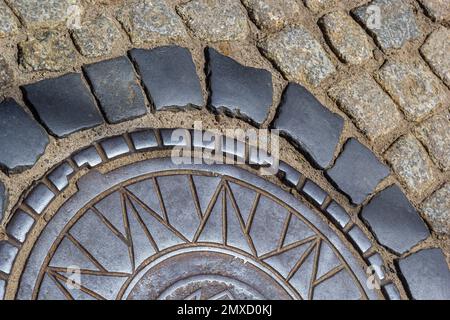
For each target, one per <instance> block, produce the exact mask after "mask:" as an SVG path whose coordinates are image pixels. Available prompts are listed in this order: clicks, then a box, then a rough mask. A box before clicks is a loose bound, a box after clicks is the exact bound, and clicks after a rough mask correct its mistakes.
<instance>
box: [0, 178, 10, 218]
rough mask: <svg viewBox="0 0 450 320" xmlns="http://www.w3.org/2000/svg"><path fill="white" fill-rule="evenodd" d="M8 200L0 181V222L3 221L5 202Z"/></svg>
mask: <svg viewBox="0 0 450 320" xmlns="http://www.w3.org/2000/svg"><path fill="white" fill-rule="evenodd" d="M7 200H8V194H7V192H6V188H5V186H4V184H3V183H2V182H1V181H0V221H1V220H2V219H3V213H4V212H5V208H6V201H7Z"/></svg>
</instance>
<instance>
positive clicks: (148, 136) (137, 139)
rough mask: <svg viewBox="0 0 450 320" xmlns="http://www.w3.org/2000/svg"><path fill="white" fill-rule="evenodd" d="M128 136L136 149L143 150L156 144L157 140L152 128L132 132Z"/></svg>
mask: <svg viewBox="0 0 450 320" xmlns="http://www.w3.org/2000/svg"><path fill="white" fill-rule="evenodd" d="M130 136H131V141H133V145H134V148H135V149H136V150H145V149H149V148H155V147H157V146H158V141H157V140H156V136H155V133H154V132H153V131H152V130H143V131H138V132H134V133H132V134H131V135H130Z"/></svg>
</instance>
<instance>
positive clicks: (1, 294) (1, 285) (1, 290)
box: [0, 280, 6, 300]
mask: <svg viewBox="0 0 450 320" xmlns="http://www.w3.org/2000/svg"><path fill="white" fill-rule="evenodd" d="M5 291H6V281H5V280H0V299H2V300H3V299H4V298H5Z"/></svg>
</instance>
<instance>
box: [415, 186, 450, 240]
mask: <svg viewBox="0 0 450 320" xmlns="http://www.w3.org/2000/svg"><path fill="white" fill-rule="evenodd" d="M422 212H423V213H424V214H425V217H426V219H427V220H428V221H429V222H430V224H431V226H432V228H433V230H434V231H436V232H439V233H445V234H447V235H450V183H447V184H445V185H443V186H442V187H441V188H440V189H439V190H437V191H436V192H435V193H434V194H432V195H431V196H430V197H429V198H428V199H427V200H425V202H424V203H423V204H422Z"/></svg>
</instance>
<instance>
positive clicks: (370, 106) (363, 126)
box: [328, 74, 403, 140]
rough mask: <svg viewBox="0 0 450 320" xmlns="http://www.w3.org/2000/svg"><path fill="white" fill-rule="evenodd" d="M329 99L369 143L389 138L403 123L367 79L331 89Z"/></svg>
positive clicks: (339, 84)
mask: <svg viewBox="0 0 450 320" xmlns="http://www.w3.org/2000/svg"><path fill="white" fill-rule="evenodd" d="M328 95H329V96H330V97H331V98H332V99H333V100H335V101H336V102H337V104H338V105H339V107H341V108H342V109H343V111H345V113H347V114H348V115H349V116H350V118H352V119H353V120H354V121H355V123H356V126H357V127H358V128H359V129H360V130H362V131H363V132H364V133H365V134H366V135H367V137H368V138H369V139H371V140H376V139H377V138H379V137H381V136H383V135H386V134H389V133H390V132H391V131H392V130H394V129H395V128H396V127H397V126H398V125H399V124H401V123H402V121H403V117H402V115H401V113H400V111H399V110H398V109H397V106H396V105H395V103H394V102H393V101H392V100H391V98H390V97H389V96H388V95H387V94H386V93H385V92H384V91H383V89H381V87H380V86H379V85H378V83H377V82H376V81H375V80H374V79H373V78H372V77H370V76H368V75H365V74H363V75H358V76H356V77H355V78H353V79H352V78H350V79H345V80H343V81H341V82H339V83H338V84H336V85H334V86H332V87H331V88H330V89H329V90H328Z"/></svg>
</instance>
